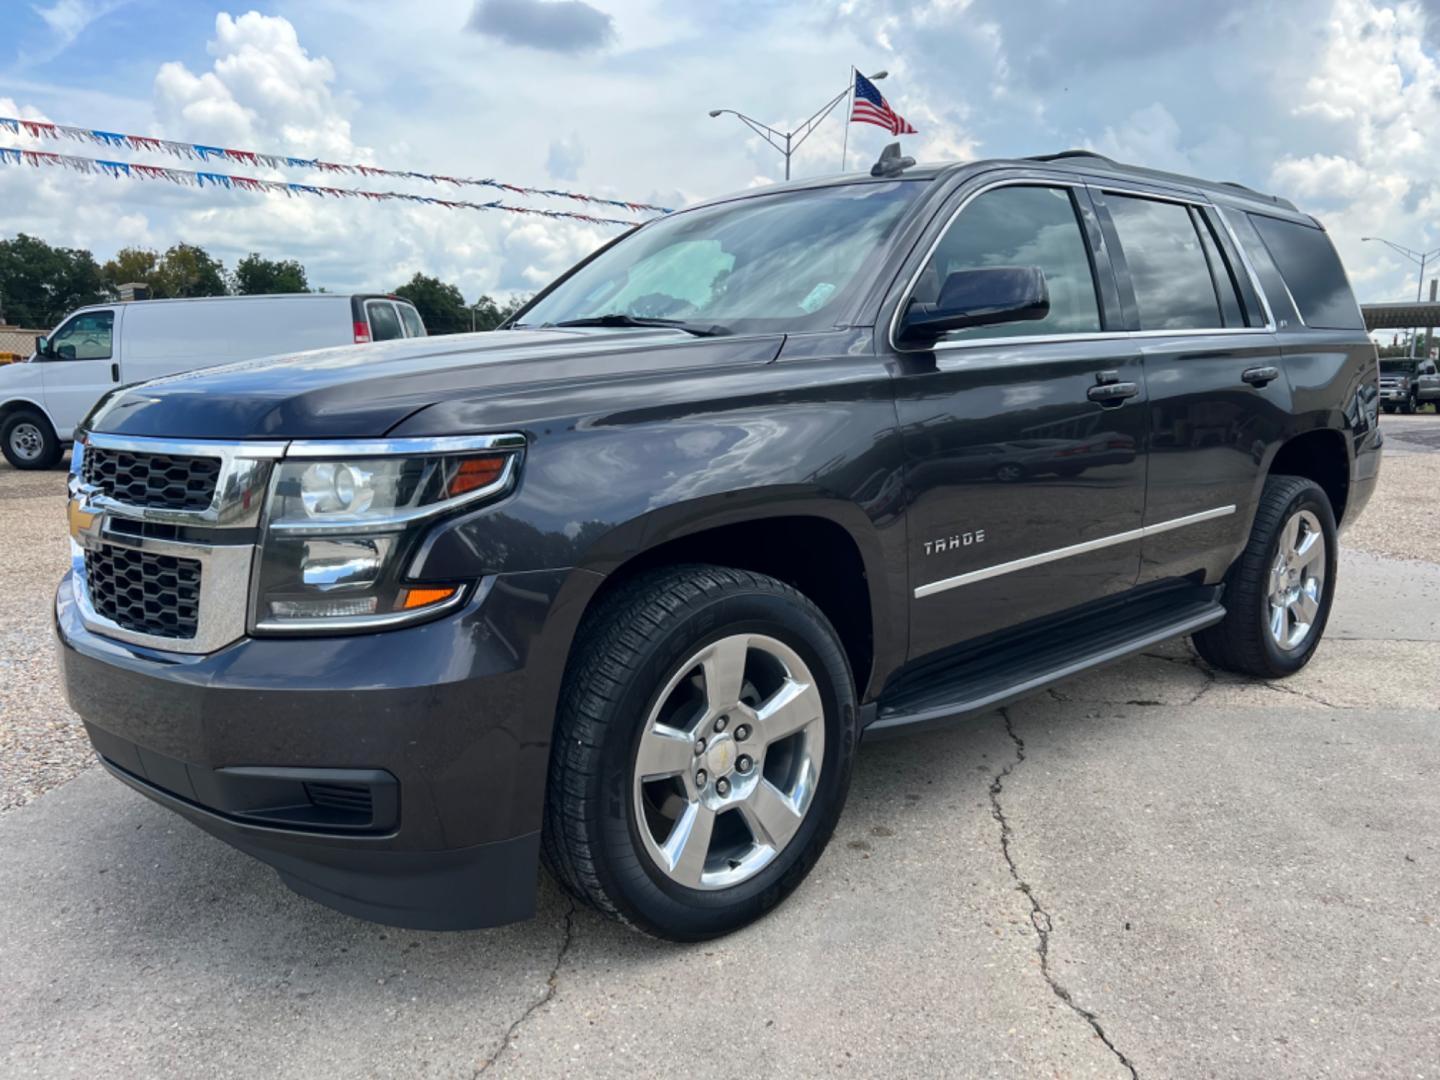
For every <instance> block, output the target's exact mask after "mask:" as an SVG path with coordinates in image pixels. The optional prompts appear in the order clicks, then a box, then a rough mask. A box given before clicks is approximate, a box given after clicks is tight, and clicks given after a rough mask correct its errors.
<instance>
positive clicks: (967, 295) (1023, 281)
mask: <svg viewBox="0 0 1440 1080" xmlns="http://www.w3.org/2000/svg"><path fill="white" fill-rule="evenodd" d="M1049 314H1050V290H1049V288H1048V287H1047V286H1046V285H1045V271H1043V270H1041V269H1040V267H1038V266H987V267H985V268H984V269H981V270H957V271H955V272H954V273H953V274H950V275H949V276H947V277H946V278H945V284H944V285H942V286H941V287H940V295H939V297H938V298H937V299H936V300H935V302H934V303H933V304H926V303H922V302H920V301H916V300H912V301H910V306H909V307H908V308H906V310H905V317H904V318H903V319H902V320H901V323H900V338H901V340H902V341H905V342H910V343H921V342H933V341H934V340H935V339H936V338H938V337H939V336H940V335H941V334H944V333H946V332H947V331H950V330H965V329H968V328H969V327H972V326H994V325H996V324H997V323H1008V322H1026V321H1031V320H1035V319H1043V318H1045V316H1047V315H1049Z"/></svg>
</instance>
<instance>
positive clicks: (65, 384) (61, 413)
mask: <svg viewBox="0 0 1440 1080" xmlns="http://www.w3.org/2000/svg"><path fill="white" fill-rule="evenodd" d="M123 312H124V309H123V308H121V307H115V308H97V309H93V310H90V311H81V312H77V313H76V314H74V315H72V316H71V317H70V318H69V319H67V320H66V321H65V322H64V323H62V324H61V325H60V327H59V328H58V329H57V330H56V331H55V333H53V334H52V335H50V353H49V355H48V356H45V357H36V363H38V364H41V365H42V367H41V372H42V374H41V378H42V379H43V381H44V386H45V408H46V410H47V411H48V412H49V413H50V419H51V421H52V422H53V423H54V424H55V432H56V434H57V435H59V437H60V438H62V439H68V438H70V435H71V433H72V432H73V431H74V429H75V426H76V425H77V424H79V423H80V421H81V420H83V419H84V418H85V414H86V413H88V412H89V411H90V409H91V408H92V407H93V406H94V404H95V403H96V402H97V401H99V400H100V398H101V396H102V395H104V394H105V393H106V392H107V391H109V390H110V389H112V388H113V387H115V386H117V385H119V383H120V350H119V339H120V335H119V329H120V322H121V319H122V318H123Z"/></svg>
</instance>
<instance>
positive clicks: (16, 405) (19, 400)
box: [0, 397, 74, 443]
mask: <svg viewBox="0 0 1440 1080" xmlns="http://www.w3.org/2000/svg"><path fill="white" fill-rule="evenodd" d="M25 408H30V409H34V410H35V411H36V412H38V413H39V414H40V415H41V416H43V417H45V422H46V423H47V424H49V425H50V430H51V431H53V432H55V437H56V438H58V439H59V440H60V441H61V442H62V443H68V442H70V441H71V440H70V439H69V437H67V436H62V435H61V434H60V429H59V428H57V427H56V426H55V418H54V417H53V416H51V415H50V410H49V409H47V408H45V406H44V405H42V404H40V402H38V401H36V400H35V399H34V398H27V397H12V398H6V399H5V400H4V401H3V402H0V420H3V419H4V418H5V417H7V416H9V415H10V414H11V413H12V412H15V411H16V410H17V409H25ZM70 434H71V435H73V434H74V432H71V433H70Z"/></svg>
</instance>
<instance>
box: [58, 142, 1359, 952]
mask: <svg viewBox="0 0 1440 1080" xmlns="http://www.w3.org/2000/svg"><path fill="white" fill-rule="evenodd" d="M897 158H898V155H890V156H887V157H886V158H884V159H882V161H881V162H880V163H879V164H878V165H877V167H876V168H875V169H874V170H873V172H872V173H871V174H870V175H859V176H845V177H837V178H833V179H827V180H816V181H802V182H799V183H794V184H789V185H786V186H783V187H778V188H767V189H764V190H760V191H750V192H745V193H743V194H740V195H736V196H733V197H730V198H725V199H718V200H715V201H713V202H709V203H706V204H703V205H700V206H696V207H693V208H690V209H687V210H685V211H682V212H679V213H676V214H672V215H669V216H667V217H664V218H662V219H659V220H656V221H653V222H650V223H649V224H646V225H644V226H642V227H640V228H638V229H636V230H634V231H632V232H630V233H627V234H626V235H624V236H622V237H620V238H619V239H617V240H616V241H615V242H613V243H612V244H610V245H608V246H607V247H605V248H604V249H602V250H600V251H598V252H597V253H595V254H594V255H593V256H591V257H590V258H588V259H586V260H585V261H584V262H583V263H581V264H580V265H578V266H576V267H575V268H574V269H573V270H571V271H570V272H569V273H568V274H566V275H565V276H564V277H562V278H561V279H560V280H559V281H557V282H556V283H555V284H553V285H552V286H551V287H550V288H548V289H546V290H545V291H544V292H543V293H541V295H539V296H538V297H536V299H535V300H534V301H533V302H532V303H531V304H530V305H529V306H528V307H527V308H525V309H524V310H523V311H521V312H520V313H519V315H518V316H517V318H516V319H515V321H514V323H513V325H512V326H510V327H509V328H508V329H506V330H503V331H501V332H496V333H489V334H478V335H469V336H460V337H435V338H424V339H419V340H406V341H392V342H384V343H380V344H377V345H372V346H367V347H365V348H364V349H336V350H328V351H324V352H318V353H307V354H303V355H300V356H296V357H293V358H289V359H279V360H274V361H265V362H258V363H250V364H245V365H242V366H236V367H230V368H220V369H214V370H209V371H203V372H200V373H197V374H192V375H185V376H179V377H175V378H171V379H163V380H159V381H157V382H152V383H149V384H146V385H143V386H141V387H137V388H131V389H126V390H121V391H119V392H117V393H115V394H113V395H112V396H111V397H109V398H108V399H107V400H106V401H105V402H104V403H103V404H102V405H101V406H100V407H99V408H98V410H97V411H96V412H95V413H94V414H93V415H92V416H91V417H90V418H89V420H88V422H87V423H86V425H85V430H84V431H83V432H82V434H81V437H80V438H79V440H78V443H77V447H76V452H75V455H74V466H73V471H72V474H71V477H70V493H71V501H70V509H69V515H70V517H69V524H70V533H71V536H72V538H73V541H74V544H73V553H74V558H73V568H72V570H71V571H70V573H69V574H68V575H67V576H66V578H65V580H64V581H63V582H62V584H61V586H60V590H59V594H58V596H57V598H56V613H55V614H56V624H57V627H58V631H59V637H60V643H61V655H62V657H63V666H64V676H65V684H66V687H67V689H68V692H69V695H70V700H71V702H72V703H73V704H74V707H75V709H76V711H77V712H79V713H80V715H81V716H82V717H84V719H85V722H86V725H87V727H88V729H89V732H90V736H91V738H92V739H93V741H94V743H95V747H96V749H97V750H98V752H99V754H100V756H101V759H102V761H103V762H104V764H105V766H106V767H107V768H108V769H110V770H111V772H113V773H114V775H115V776H116V777H118V778H119V779H120V780H122V781H123V782H125V783H126V784H129V785H130V786H131V787H133V788H135V789H137V790H139V791H141V792H143V793H144V794H146V795H147V796H149V797H150V798H152V799H155V800H157V801H159V802H161V803H163V804H165V805H166V806H169V807H171V808H173V809H174V810H175V811H176V812H177V813H179V814H182V815H183V816H185V817H187V818H188V819H190V820H191V821H193V822H195V823H196V824H197V825H199V826H200V827H202V828H204V829H207V830H209V831H210V832H212V833H214V834H215V835H217V836H220V837H222V838H224V839H225V840H227V841H229V842H230V843H232V844H235V845H236V846H237V847H240V848H242V849H244V850H245V851H248V852H250V853H251V854H253V855H255V856H256V857H258V858H260V859H262V860H264V861H265V862H267V863H269V864H271V865H272V866H274V867H275V868H276V869H278V870H279V872H280V874H281V876H282V877H283V878H284V880H285V881H286V882H287V883H288V884H289V885H290V886H292V887H293V888H294V889H296V890H297V891H299V892H301V893H304V894H305V895H307V896H310V897H313V898H315V899H317V900H319V901H321V902H323V903H326V904H330V905H333V906H334V907H337V908H340V909H341V910H343V911H348V912H352V913H354V914H357V915H361V916H364V917H366V918H370V919H377V920H380V921H384V922H390V923H396V924H400V925H405V926H419V927H437V928H459V927H473V926H484V925H491V924H494V923H498V922H503V921H506V920H511V919H518V918H523V917H525V916H527V915H529V914H530V913H531V912H532V910H533V908H534V903H535V887H536V874H537V871H538V869H539V865H540V862H541V860H542V858H543V860H544V862H545V864H546V865H547V866H548V867H549V868H550V870H551V872H552V873H553V874H554V875H555V877H556V878H557V879H558V880H559V881H560V882H561V883H562V884H563V885H564V886H565V887H566V888H567V889H569V890H570V891H571V892H572V893H573V894H574V895H575V896H577V897H579V898H580V899H581V900H583V901H585V902H586V903H589V904H592V905H594V906H595V907H597V908H599V909H600V910H602V911H605V912H608V913H610V914H612V915H615V916H616V917H618V918H621V919H624V920H625V921H626V922H628V923H630V924H631V925H634V926H637V927H640V928H642V929H644V930H647V931H649V932H652V933H655V934H659V935H662V936H666V937H671V938H676V939H697V938H704V937H707V936H712V935H716V934H721V933H725V932H727V931H729V930H732V929H734V928H736V927H738V926H741V925H744V924H745V923H746V922H748V921H750V920H752V919H754V918H757V917H758V916H760V915H762V914H763V913H764V912H766V911H767V910H769V909H770V908H772V907H773V906H774V905H775V904H777V903H779V902H780V901H781V899H782V898H784V897H785V896H786V895H787V894H788V893H789V892H790V891H791V890H792V889H794V888H795V886H796V885H797V884H798V883H799V882H800V881H801V880H802V879H803V878H804V877H805V875H806V873H807V872H808V871H809V869H810V868H811V866H812V865H814V863H815V860H816V859H817V858H819V857H820V854H821V852H822V851H823V850H824V847H825V844H826V841H827V840H828V839H829V837H830V835H831V832H832V830H833V829H834V827H835V823H836V819H837V818H838V816H839V814H840V812H841V808H842V806H843V804H844V801H845V795H846V790H847V788H848V786H849V780H850V770H851V764H852V762H853V760H854V756H855V752H856V750H857V748H858V746H859V744H860V741H861V738H862V736H864V737H865V738H871V737H876V736H879V735H882V734H887V733H895V732H901V731H909V730H916V729H919V728H923V727H925V726H928V725H933V724H939V723H950V722H954V721H957V720H960V719H963V718H965V717H972V716H976V715H979V714H981V713H984V712H985V711H986V710H989V709H992V708H994V707H995V706H996V705H997V704H1000V703H1003V702H1005V701H1007V700H1009V699H1011V698H1014V697H1016V696H1018V695H1022V694H1026V693H1030V692H1032V691H1034V690H1035V689H1037V688H1039V687H1042V686H1045V685H1046V684H1048V683H1050V682H1053V681H1054V680H1056V679H1061V678H1064V677H1066V676H1068V675H1071V674H1074V673H1075V672H1078V671H1082V670H1084V669H1086V668H1090V667H1093V666H1095V665H1097V664H1102V663H1105V662H1107V661H1110V660H1114V659H1115V658H1117V657H1120V656H1123V655H1125V654H1127V653H1131V652H1134V651H1135V650H1137V649H1142V648H1144V647H1146V646H1149V645H1152V644H1153V643H1155V642H1158V641H1161V640H1164V639H1166V638H1171V637H1176V636H1180V635H1190V636H1192V637H1193V640H1194V642H1195V645H1196V647H1197V648H1198V649H1199V651H1200V654H1201V655H1202V656H1203V657H1204V658H1205V659H1206V660H1207V661H1209V662H1210V663H1211V664H1213V665H1215V666H1217V667H1222V668H1226V669H1229V670H1233V671H1239V672H1245V673H1248V674H1251V675H1254V676H1257V677H1261V678H1267V679H1268V678H1280V677H1283V676H1285V675H1287V674H1290V673H1291V672H1294V671H1296V670H1298V669H1299V668H1300V667H1302V666H1303V665H1304V664H1305V663H1307V662H1308V661H1309V659H1310V658H1311V656H1312V655H1313V654H1314V652H1315V649H1316V647H1317V646H1318V645H1319V643H1320V640H1321V635H1322V634H1323V631H1324V627H1325V621H1326V618H1327V615H1328V612H1329V609H1330V603H1331V598H1332V596H1333V595H1334V588H1335V580H1336V572H1337V556H1338V552H1339V546H1338V539H1337V530H1338V529H1339V528H1342V527H1343V526H1345V525H1346V524H1348V523H1349V522H1351V521H1353V520H1354V519H1355V518H1356V517H1357V516H1358V515H1359V514H1360V512H1361V511H1362V510H1363V508H1364V506H1365V503H1366V501H1367V500H1368V499H1369V497H1370V493H1371V491H1372V490H1373V488H1374V485H1375V480H1376V476H1377V470H1378V468H1379V460H1380V445H1381V434H1380V431H1379V428H1378V425H1377V413H1378V410H1379V396H1378V386H1377V366H1376V355H1375V348H1374V346H1373V345H1372V344H1371V342H1370V339H1369V337H1368V336H1367V334H1366V332H1365V328H1364V325H1363V322H1362V320H1361V317H1360V312H1359V310H1358V308H1357V307H1356V305H1355V300H1354V297H1353V296H1352V295H1351V292H1350V288H1349V285H1348V284H1347V282H1346V279H1345V274H1344V271H1343V269H1342V267H1341V265H1340V261H1339V259H1338V258H1337V257H1336V255H1335V251H1334V249H1333V247H1332V246H1331V244H1330V241H1329V238H1328V237H1327V236H1326V234H1325V232H1324V231H1323V229H1322V228H1321V227H1320V225H1319V224H1318V223H1317V222H1316V221H1315V220H1314V219H1313V218H1311V217H1309V216H1308V215H1306V214H1304V213H1302V212H1301V211H1299V210H1297V209H1296V208H1295V207H1293V206H1292V205H1291V204H1289V203H1288V202H1285V201H1284V200H1282V199H1278V198H1274V197H1270V196H1266V195H1261V194H1258V193H1256V192H1253V191H1249V190H1247V189H1244V188H1240V187H1236V186H1233V185H1228V184H1214V183H1208V182H1205V181H1201V180H1196V179H1192V178H1189V177H1181V176H1173V175H1169V174H1163V173H1157V172H1153V171H1150V170H1146V169H1139V168H1133V167H1129V166H1124V165H1119V164H1116V163H1115V162H1112V161H1108V160H1106V159H1104V158H1100V157H1096V156H1094V155H1091V154H1064V155H1058V156H1054V157H1045V158H1034V159H1024V160H1014V161H982V162H974V163H970V164H965V165H944V166H927V167H919V166H913V165H912V164H910V163H908V162H907V161H905V160H903V159H900V160H897ZM164 873H165V871H164V868H163V867H161V868H159V870H157V881H158V880H163V877H164ZM157 887H162V888H163V885H157Z"/></svg>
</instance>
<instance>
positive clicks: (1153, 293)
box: [1105, 195, 1225, 330]
mask: <svg viewBox="0 0 1440 1080" xmlns="http://www.w3.org/2000/svg"><path fill="white" fill-rule="evenodd" d="M1105 205H1106V206H1107V207H1108V208H1109V210H1110V216H1111V218H1112V219H1114V221H1115V231H1116V232H1117V233H1118V234H1119V236H1120V247H1121V249H1122V250H1123V251H1124V253H1125V265H1126V266H1127V267H1129V269H1130V282H1131V285H1132V286H1133V287H1134V289H1135V306H1136V307H1137V308H1139V310H1140V329H1141V330H1208V329H1212V328H1214V327H1219V326H1224V325H1225V323H1224V320H1222V319H1221V317H1220V304H1219V301H1218V300H1217V299H1216V297H1215V282H1214V281H1213V280H1212V279H1211V277H1210V265H1209V263H1207V262H1206V260H1205V250H1204V248H1203V247H1202V246H1201V244H1200V234H1199V233H1197V232H1196V231H1195V222H1194V220H1193V219H1192V218H1191V216H1190V210H1189V208H1188V207H1185V206H1181V205H1180V204H1179V203H1171V202H1160V201H1158V200H1155V199H1138V198H1132V197H1130V196H1128V195H1106V196H1105Z"/></svg>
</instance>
